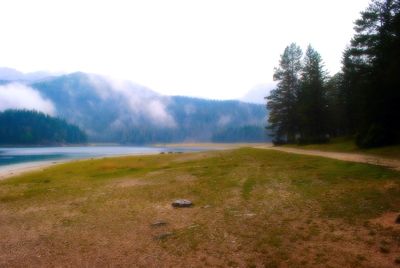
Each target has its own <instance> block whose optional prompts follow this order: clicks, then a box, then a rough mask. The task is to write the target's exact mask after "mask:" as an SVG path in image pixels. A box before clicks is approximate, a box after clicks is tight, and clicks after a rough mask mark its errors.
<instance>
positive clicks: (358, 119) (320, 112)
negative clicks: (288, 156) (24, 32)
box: [266, 0, 400, 148]
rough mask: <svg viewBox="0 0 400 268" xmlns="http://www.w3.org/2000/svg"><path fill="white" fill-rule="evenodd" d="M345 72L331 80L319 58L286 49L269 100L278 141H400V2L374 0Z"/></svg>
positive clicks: (348, 55) (373, 143)
mask: <svg viewBox="0 0 400 268" xmlns="http://www.w3.org/2000/svg"><path fill="white" fill-rule="evenodd" d="M354 29H355V35H354V37H353V38H352V40H351V43H350V45H349V46H348V47H347V48H346V50H345V51H344V53H343V57H342V69H341V71H340V72H338V73H337V74H335V75H333V76H331V77H329V76H328V75H327V71H326V70H325V68H324V65H323V61H322V59H321V56H320V54H319V53H318V52H317V51H316V50H315V49H314V48H313V47H311V46H309V47H308V48H307V51H306V52H305V55H304V56H303V52H302V50H301V48H300V47H299V46H298V45H296V44H295V43H292V44H290V45H289V46H287V47H286V48H285V50H284V52H283V54H282V55H281V59H280V62H279V67H277V68H275V71H274V80H275V81H278V84H277V87H276V88H275V89H274V90H272V91H271V93H270V95H269V96H268V97H267V98H266V99H267V109H268V110H269V119H268V123H269V124H268V127H267V128H268V129H269V130H270V133H271V135H272V137H273V140H274V142H275V143H320V142H326V141H328V140H329V139H330V138H332V137H337V136H349V137H354V138H355V140H356V143H357V145H358V146H359V147H364V148H368V147H377V146H384V145H390V144H397V143H400V124H399V123H400V106H399V104H400V0H373V1H372V2H371V3H370V5H369V6H368V8H367V9H366V10H365V11H363V12H361V17H360V18H359V19H358V20H357V21H356V22H355V27H354Z"/></svg>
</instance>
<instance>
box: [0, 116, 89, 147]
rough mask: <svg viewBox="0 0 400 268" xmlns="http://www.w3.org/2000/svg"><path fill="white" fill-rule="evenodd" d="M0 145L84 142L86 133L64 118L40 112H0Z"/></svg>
mask: <svg viewBox="0 0 400 268" xmlns="http://www.w3.org/2000/svg"><path fill="white" fill-rule="evenodd" d="M0 126H1V127H0V145H55V144H78V143H85V142H86V140H87V138H86V134H85V133H84V132H83V131H82V130H81V129H79V128H78V127H77V126H75V125H71V124H68V123H67V122H66V121H65V120H62V119H59V118H54V117H51V116H49V115H46V114H44V113H41V112H36V111H28V110H6V111H4V112H0Z"/></svg>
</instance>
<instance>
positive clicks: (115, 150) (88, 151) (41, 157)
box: [0, 146, 205, 167]
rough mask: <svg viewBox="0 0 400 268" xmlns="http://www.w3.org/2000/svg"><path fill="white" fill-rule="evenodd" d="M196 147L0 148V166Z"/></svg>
mask: <svg viewBox="0 0 400 268" xmlns="http://www.w3.org/2000/svg"><path fill="white" fill-rule="evenodd" d="M202 150H205V148H196V147H185V148H183V147H172V148H171V147H152V146H148V147H135V146H79V147H78V146H77V147H25V148H0V167H4V166H9V165H15V164H22V163H29V162H39V161H51V160H66V159H84V158H96V157H107V156H118V155H141V154H157V153H162V152H164V153H167V152H196V151H202Z"/></svg>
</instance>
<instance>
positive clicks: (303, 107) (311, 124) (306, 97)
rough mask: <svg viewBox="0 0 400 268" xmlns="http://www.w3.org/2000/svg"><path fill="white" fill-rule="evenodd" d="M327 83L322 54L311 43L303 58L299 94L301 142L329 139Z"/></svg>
mask: <svg viewBox="0 0 400 268" xmlns="http://www.w3.org/2000/svg"><path fill="white" fill-rule="evenodd" d="M325 83H326V71H325V70H324V68H323V64H322V59H321V56H320V54H319V53H318V52H317V51H316V50H314V49H313V48H312V47H311V45H309V46H308V48H307V51H306V54H305V57H304V59H303V68H302V72H301V80H300V90H299V94H298V113H299V122H298V123H299V134H300V135H299V139H300V140H299V141H300V142H301V143H318V142H325V141H327V138H328V132H329V131H328V122H327V121H328V111H327V108H328V103H327V98H326V97H327V96H326V87H325Z"/></svg>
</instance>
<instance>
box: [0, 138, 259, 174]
mask: <svg viewBox="0 0 400 268" xmlns="http://www.w3.org/2000/svg"><path fill="white" fill-rule="evenodd" d="M257 145H261V144H260V143H171V144H154V145H152V146H154V147H164V148H171V149H172V148H183V149H184V148H190V147H197V148H202V149H206V150H205V151H213V150H229V149H235V148H240V147H246V146H249V147H255V146H257ZM264 145H265V144H264ZM160 153H161V152H143V153H135V154H116V155H104V156H92V157H84V158H67V159H55V160H46V161H32V162H26V163H18V164H11V165H4V166H0V181H3V180H6V179H9V178H12V177H16V176H19V175H22V174H25V173H28V172H34V171H41V170H44V169H46V168H48V167H51V166H54V165H58V164H64V163H68V162H73V161H85V160H91V159H102V158H114V157H124V156H141V155H157V154H160ZM165 153H168V152H165ZM183 153H191V152H183Z"/></svg>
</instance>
